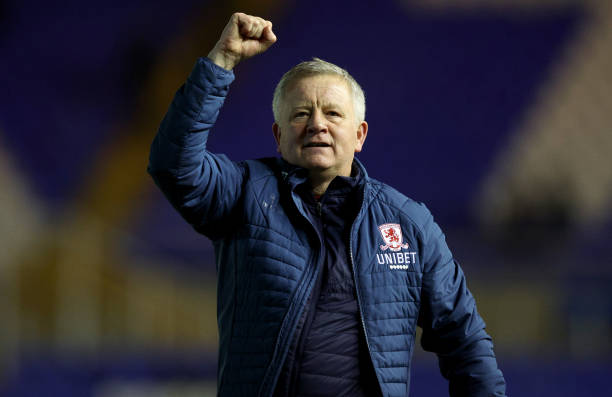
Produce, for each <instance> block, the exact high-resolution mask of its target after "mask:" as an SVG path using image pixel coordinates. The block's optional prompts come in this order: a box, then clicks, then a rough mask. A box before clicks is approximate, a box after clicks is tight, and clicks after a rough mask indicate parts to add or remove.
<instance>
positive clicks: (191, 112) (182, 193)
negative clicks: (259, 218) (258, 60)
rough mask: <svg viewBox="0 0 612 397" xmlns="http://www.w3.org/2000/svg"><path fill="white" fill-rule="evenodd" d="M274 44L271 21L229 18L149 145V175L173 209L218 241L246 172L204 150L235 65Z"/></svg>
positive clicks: (236, 165)
mask: <svg viewBox="0 0 612 397" xmlns="http://www.w3.org/2000/svg"><path fill="white" fill-rule="evenodd" d="M275 41H276V37H275V36H274V33H272V24H271V22H268V21H265V20H263V19H261V18H258V17H254V16H249V15H246V14H241V13H236V14H234V15H232V17H231V18H230V21H229V22H228V24H227V25H226V27H225V29H224V30H223V33H222V34H221V37H220V39H219V41H218V42H217V44H216V45H215V47H214V48H213V50H212V51H210V53H209V54H208V58H200V59H198V61H197V63H196V65H195V66H194V68H193V71H192V72H191V74H190V75H189V77H188V79H187V81H186V82H185V84H183V86H181V88H180V89H179V90H178V91H177V93H176V95H175V96H174V99H173V101H172V103H171V104H170V108H169V109H168V112H167V113H166V116H165V117H164V119H163V121H162V123H161V125H160V127H159V131H158V133H157V135H156V137H155V140H154V141H153V144H152V145H151V153H150V157H149V167H148V171H149V173H150V174H151V176H152V177H153V179H154V180H155V183H156V184H157V185H158V186H159V187H160V189H161V190H162V191H163V192H164V194H165V195H166V197H167V198H168V200H169V201H170V202H171V203H172V205H173V206H174V207H175V208H176V209H177V210H178V211H179V212H180V213H181V215H182V216H183V217H184V218H185V219H186V220H187V221H188V222H189V223H190V224H191V225H193V226H194V227H195V228H196V230H198V231H200V232H201V233H203V234H205V235H207V236H209V237H211V238H216V237H220V235H222V234H223V232H224V231H225V230H226V229H227V228H228V227H229V226H230V225H231V224H232V223H233V222H232V220H233V219H235V215H236V214H234V213H233V209H234V207H235V204H236V203H237V202H238V200H239V199H240V196H241V192H242V186H243V184H244V181H245V177H246V170H245V169H244V167H243V166H241V165H240V164H238V163H235V162H232V161H230V160H229V159H228V158H227V157H226V156H225V155H215V154H212V153H210V152H208V151H207V150H206V142H207V139H208V134H209V132H210V129H211V128H212V126H213V125H214V123H215V121H216V120H217V116H218V114H219V110H220V108H221V106H222V105H223V102H224V100H225V97H226V95H227V92H228V90H229V85H230V83H231V82H232V81H233V80H234V74H233V72H232V71H231V69H233V68H234V67H235V66H236V65H237V64H238V62H240V61H242V60H244V59H247V58H250V57H252V56H254V55H256V54H258V53H261V52H263V51H265V50H266V49H267V48H268V47H270V45H272V44H273V43H274V42H275Z"/></svg>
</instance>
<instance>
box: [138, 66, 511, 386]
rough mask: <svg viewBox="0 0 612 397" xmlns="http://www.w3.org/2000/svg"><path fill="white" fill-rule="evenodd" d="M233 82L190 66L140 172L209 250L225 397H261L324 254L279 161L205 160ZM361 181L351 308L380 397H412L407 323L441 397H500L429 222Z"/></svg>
mask: <svg viewBox="0 0 612 397" xmlns="http://www.w3.org/2000/svg"><path fill="white" fill-rule="evenodd" d="M233 78H234V75H233V73H232V72H228V71H226V70H224V69H222V68H219V67H217V66H216V65H214V64H212V63H211V62H210V61H208V60H207V59H206V58H201V59H199V60H198V62H197V64H196V66H195V67H194V70H193V71H192V73H191V75H190V76H189V78H188V80H187V82H186V83H185V84H184V85H183V86H182V87H181V88H180V89H179V91H178V92H177V94H176V96H175V98H174V100H173V102H172V104H171V105H170V109H169V111H168V113H167V115H166V117H165V118H164V120H163V122H162V124H161V126H160V129H159V132H158V134H157V136H156V137H155V140H154V142H153V144H152V147H151V156H150V163H149V168H148V171H149V173H150V174H151V175H152V176H153V178H154V180H155V182H156V183H157V185H158V186H159V187H160V188H161V189H162V190H163V192H164V193H165V195H166V196H167V197H168V199H169V200H170V202H171V203H172V204H173V206H174V207H175V208H176V209H177V210H178V211H179V212H180V213H181V215H182V216H183V217H184V218H185V219H186V220H187V221H188V222H189V223H190V224H191V225H193V227H194V228H195V229H196V230H197V231H199V232H200V233H202V234H204V235H206V236H208V237H209V238H210V239H211V240H212V241H213V242H214V246H215V252H216V264H217V271H218V284H217V290H218V291H217V298H218V304H217V305H218V326H219V344H220V346H219V372H218V394H219V395H221V396H248V397H251V396H270V395H272V393H273V391H274V387H275V384H276V382H277V380H278V376H279V373H280V371H281V368H282V364H283V360H284V357H285V355H286V353H287V349H288V347H289V344H290V342H291V340H292V337H293V334H294V330H295V326H296V323H297V321H298V319H299V318H300V315H301V313H302V311H303V310H304V306H305V304H306V299H307V297H308V296H309V294H310V291H311V289H312V288H313V283H314V280H315V279H316V276H317V274H318V272H319V271H320V270H321V265H322V263H321V262H322V261H321V259H322V258H321V255H320V253H321V250H320V246H321V242H320V241H319V240H318V237H317V234H316V233H315V230H314V228H313V227H312V225H310V224H309V221H308V220H307V217H306V216H305V210H304V204H303V202H302V201H301V199H300V198H299V196H298V195H297V194H296V192H295V191H294V188H295V186H296V185H297V184H298V183H299V181H300V175H299V173H298V172H297V171H296V168H295V167H292V168H286V167H285V166H283V162H282V161H281V160H279V159H273V158H270V159H262V160H250V161H244V162H240V163H236V162H233V161H230V160H229V159H228V158H227V157H226V156H225V155H218V154H212V153H210V152H208V151H207V150H206V141H207V137H208V133H209V131H210V129H211V127H212V126H213V124H214V122H215V120H216V118H217V115H218V113H219V110H220V108H221V106H222V104H223V101H224V99H225V97H226V95H227V92H228V89H229V84H230V83H231V82H232V81H233ZM357 164H358V166H359V167H361V171H362V172H363V173H364V175H366V183H365V187H364V189H363V194H362V197H361V198H362V203H361V210H360V211H359V213H358V215H357V217H356V219H355V221H354V223H353V225H352V228H351V233H350V242H349V245H350V254H351V255H350V260H351V262H352V267H353V272H354V278H355V285H356V289H357V297H358V303H359V308H360V312H361V317H362V320H363V324H362V325H363V327H364V330H365V335H366V340H367V345H368V349H369V351H370V355H371V358H372V363H373V365H374V368H375V371H376V376H377V378H378V381H379V383H380V387H381V390H382V392H383V395H385V396H408V390H409V383H410V375H409V373H410V363H411V356H412V352H413V348H414V341H415V332H416V327H417V325H418V326H420V327H422V329H423V336H422V340H421V343H422V345H423V347H424V349H426V350H429V351H433V352H435V353H436V354H437V355H438V357H439V362H440V369H441V372H442V375H443V376H444V377H446V378H448V379H449V390H450V394H451V396H503V395H505V382H504V379H503V376H502V373H501V371H500V370H499V369H498V368H497V363H496V359H495V356H494V353H493V347H492V342H491V338H490V337H489V335H487V333H486V332H485V330H484V327H485V324H484V322H483V320H482V319H481V317H480V316H479V315H478V312H477V311H476V305H475V303H474V298H473V297H472V295H471V294H470V292H469V291H468V289H467V287H466V282H465V277H464V275H463V272H462V270H461V268H460V267H459V265H458V264H457V263H456V262H455V261H454V260H453V257H452V255H451V253H450V251H449V249H448V248H447V245H446V243H445V240H444V235H443V234H442V232H441V230H440V228H439V227H438V226H437V225H436V223H435V222H434V221H433V218H432V216H431V214H430V213H429V211H428V210H427V209H426V208H425V206H423V205H422V204H419V203H416V202H414V201H412V200H410V199H409V198H407V197H405V196H404V195H403V194H401V193H399V192H398V191H396V190H394V189H393V188H391V187H389V186H387V185H385V184H383V183H381V182H378V181H376V180H374V179H371V178H369V177H367V174H366V172H365V169H364V168H363V166H362V165H361V164H360V163H359V162H357Z"/></svg>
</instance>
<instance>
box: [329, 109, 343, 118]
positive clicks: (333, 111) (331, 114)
mask: <svg viewBox="0 0 612 397" xmlns="http://www.w3.org/2000/svg"><path fill="white" fill-rule="evenodd" d="M327 114H328V115H329V116H332V117H341V116H342V115H341V114H340V113H338V112H336V111H335V110H329V111H327Z"/></svg>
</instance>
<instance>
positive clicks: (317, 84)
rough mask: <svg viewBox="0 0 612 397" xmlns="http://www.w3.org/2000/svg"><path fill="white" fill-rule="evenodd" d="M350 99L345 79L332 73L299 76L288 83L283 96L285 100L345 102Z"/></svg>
mask: <svg viewBox="0 0 612 397" xmlns="http://www.w3.org/2000/svg"><path fill="white" fill-rule="evenodd" d="M351 99H352V96H351V92H350V87H349V85H348V83H347V81H346V80H345V79H343V78H342V77H340V76H336V75H332V74H320V75H313V76H305V77H300V78H298V79H296V80H295V81H294V82H292V83H291V84H290V85H289V87H288V89H287V94H286V96H285V100H286V101H287V102H321V101H333V102H346V101H350V100H351Z"/></svg>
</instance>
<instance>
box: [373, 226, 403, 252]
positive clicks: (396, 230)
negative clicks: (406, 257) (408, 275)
mask: <svg viewBox="0 0 612 397" xmlns="http://www.w3.org/2000/svg"><path fill="white" fill-rule="evenodd" d="M378 230H380V235H381V236H382V238H383V241H384V242H385V245H381V246H380V249H381V250H383V251H385V250H387V249H390V250H391V251H399V250H401V249H402V248H408V243H406V244H403V243H402V228H401V226H400V225H399V224H397V223H385V224H384V225H380V226H378Z"/></svg>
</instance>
